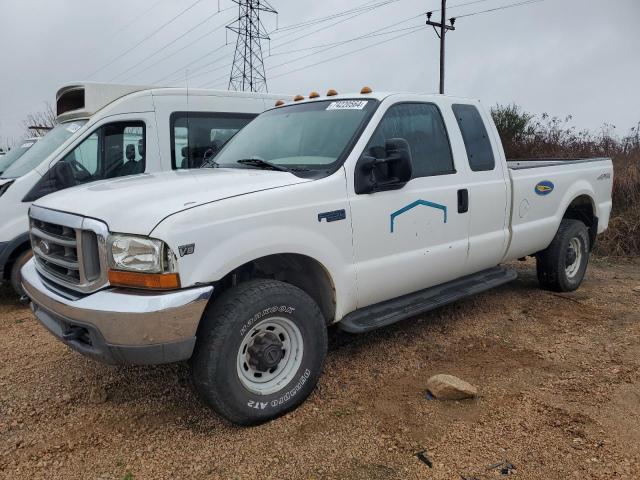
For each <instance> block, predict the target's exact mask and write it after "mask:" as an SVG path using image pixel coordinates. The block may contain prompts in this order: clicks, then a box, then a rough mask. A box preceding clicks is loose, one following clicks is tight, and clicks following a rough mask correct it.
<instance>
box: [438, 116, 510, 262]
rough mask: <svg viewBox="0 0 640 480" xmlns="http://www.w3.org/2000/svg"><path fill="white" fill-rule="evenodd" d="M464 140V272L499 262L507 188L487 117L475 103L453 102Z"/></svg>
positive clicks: (505, 237) (506, 218) (503, 243)
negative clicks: (466, 221) (466, 226)
mask: <svg viewBox="0 0 640 480" xmlns="http://www.w3.org/2000/svg"><path fill="white" fill-rule="evenodd" d="M451 108H452V110H453V113H454V115H455V117H456V121H457V122H458V126H459V128H460V133H461V134H462V140H463V142H464V146H465V150H466V156H467V164H468V169H469V172H468V174H467V178H468V183H467V189H468V192H469V193H468V197H469V202H468V203H469V257H468V260H467V268H466V270H467V273H475V272H478V271H480V270H484V269H486V268H491V267H494V266H496V265H498V264H499V263H500V261H501V260H502V258H503V257H504V254H505V252H506V248H507V241H508V238H509V231H508V228H509V212H508V206H509V202H508V198H507V196H508V193H509V192H508V191H507V178H508V175H509V173H508V172H507V171H506V166H505V162H503V161H501V159H500V158H496V157H497V156H498V152H499V151H500V149H499V147H498V146H497V145H494V144H492V140H495V139H493V138H492V137H491V136H490V135H489V134H488V132H487V128H486V124H485V122H486V121H489V120H488V118H483V116H482V114H481V112H480V110H479V109H478V108H477V107H476V106H475V105H470V104H453V105H452V107H451Z"/></svg>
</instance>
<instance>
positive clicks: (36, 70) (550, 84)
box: [0, 0, 640, 145]
mask: <svg viewBox="0 0 640 480" xmlns="http://www.w3.org/2000/svg"><path fill="white" fill-rule="evenodd" d="M194 1H195V0H109V1H105V0H56V1H51V0H0V145H2V144H4V143H5V141H6V140H7V139H16V140H17V139H18V138H19V137H20V136H21V135H22V133H23V129H22V126H21V120H22V119H23V118H24V117H25V116H26V115H27V114H28V113H30V112H32V111H35V110H38V109H39V108H41V106H42V104H43V102H44V101H50V102H53V101H54V99H55V92H56V90H57V89H58V88H59V87H60V86H62V85H64V84H65V83H69V82H74V81H78V80H94V81H114V82H117V83H135V84H140V83H142V84H173V85H184V84H185V77H186V75H185V66H186V65H187V64H190V63H191V65H190V66H189V67H188V68H189V77H190V80H189V85H190V86H191V87H200V86H207V87H209V86H214V87H217V88H226V85H227V81H228V74H229V70H230V68H229V67H228V66H227V64H228V63H230V62H231V60H232V55H233V46H234V42H235V38H234V37H233V34H230V35H229V37H228V38H229V44H228V45H227V46H225V29H224V28H223V27H222V26H223V25H224V24H226V23H228V22H230V21H231V20H232V19H233V17H234V16H235V15H237V9H236V8H230V7H232V6H234V5H235V4H233V3H232V2H231V0H220V1H219V2H218V0H201V1H200V2H199V3H198V4H196V5H195V6H194V7H193V8H191V9H190V10H188V11H187V12H186V13H184V14H183V15H182V16H180V17H179V18H178V19H177V20H176V21H174V22H172V23H169V24H168V25H167V26H166V27H165V28H162V29H161V30H159V31H158V32H157V33H156V34H154V35H153V36H151V37H150V38H149V40H146V41H144V42H142V43H141V44H140V45H139V46H136V44H138V43H139V42H140V41H141V40H143V39H144V38H145V37H147V36H148V35H150V34H152V33H153V32H154V31H155V30H157V29H158V28H159V27H161V26H162V25H163V24H165V23H166V22H167V21H169V20H170V19H171V18H172V17H174V16H175V15H177V14H178V13H180V12H181V11H182V10H184V9H185V8H187V7H188V6H190V5H191V4H193V3H194ZM381 1H382V0H373V1H371V0H369V1H366V0H358V1H350V2H345V1H339V0H322V1H320V2H317V1H316V2H310V1H302V0H271V3H272V5H273V6H274V7H275V8H276V9H277V10H278V11H279V12H280V13H279V18H278V25H279V27H280V28H284V27H286V26H288V25H292V24H296V23H300V22H303V21H306V20H310V19H315V18H318V17H324V16H327V15H330V14H333V13H338V12H342V11H344V10H347V9H351V8H354V7H358V6H360V5H364V4H369V5H375V4H377V3H380V2H381ZM471 1H473V0H448V5H449V7H454V6H455V5H459V4H462V3H469V2H471ZM521 1H522V0H480V1H477V0H476V3H475V4H473V5H467V6H462V7H458V8H450V10H449V12H448V15H447V17H450V16H460V17H461V18H459V19H458V20H457V22H456V28H457V29H456V31H455V32H452V33H451V34H449V35H447V83H446V86H447V93H449V94H453V95H461V96H469V97H477V98H480V99H482V100H483V101H484V102H485V103H486V104H494V103H496V102H500V103H510V102H516V103H517V104H519V105H522V106H523V107H524V108H525V109H526V110H528V111H530V112H533V113H542V112H548V113H550V114H552V115H560V116H564V115H567V114H571V115H573V124H575V125H576V126H577V127H579V128H590V129H593V130H598V129H599V127H600V126H601V125H602V124H603V123H604V122H607V123H611V124H614V125H616V127H617V131H618V133H626V132H627V131H628V129H629V128H630V127H632V126H634V125H636V124H637V122H639V121H640V91H639V89H640V29H639V28H638V21H639V20H640V0H545V1H540V2H538V3H532V4H528V5H523V6H517V7H513V8H509V9H505V10H501V11H495V12H488V13H484V14H479V15H474V16H469V17H466V18H463V17H462V16H463V15H464V14H467V13H472V12H478V11H481V10H486V9H490V8H495V7H500V6H504V5H509V4H514V3H518V2H521ZM218 3H219V4H220V9H221V10H222V11H221V12H220V13H218V14H216V15H214V16H213V17H211V18H210V19H208V20H207V18H208V17H209V16H210V15H212V14H214V13H215V12H217V11H218ZM439 5H440V1H439V0H396V1H394V2H391V3H389V4H387V5H385V6H381V7H379V8H376V9H373V10H371V11H368V12H365V13H361V14H359V15H357V16H355V17H354V18H351V19H348V20H345V21H342V22H341V23H339V24H336V25H334V26H331V27H330V28H325V29H323V30H321V31H318V32H316V33H313V34H312V35H307V36H305V37H304V38H299V37H300V36H302V35H305V34H309V33H311V32H313V31H315V30H318V29H320V28H323V27H325V26H328V25H331V24H332V23H336V22H337V21H339V20H343V19H344V18H348V17H340V18H336V19H334V20H332V21H327V22H323V23H319V24H317V25H313V26H309V27H306V28H304V29H300V30H295V31H280V32H278V31H276V32H275V33H272V41H271V56H270V57H267V58H266V59H265V64H266V67H267V77H268V78H269V79H270V80H269V90H270V91H272V92H283V93H292V94H295V93H303V94H307V93H308V92H309V91H311V90H318V91H320V92H325V91H326V90H327V89H328V88H335V89H337V90H338V91H340V92H347V91H356V90H359V89H360V87H361V86H362V85H370V86H372V87H373V88H374V89H376V90H402V91H419V92H435V91H437V88H438V83H437V82H438V54H439V50H438V48H439V46H438V39H437V37H436V35H435V33H434V31H433V30H432V29H430V27H429V28H428V27H426V26H424V27H423V28H421V29H417V30H416V31H415V32H413V31H412V30H403V31H397V30H398V29H404V28H407V27H411V26H414V25H415V26H419V25H422V24H423V23H424V17H423V16H420V17H418V18H414V19H413V20H409V21H407V22H404V23H398V22H401V21H402V20H405V19H408V18H410V17H415V16H417V15H419V14H421V13H424V12H426V11H427V10H430V9H434V10H435V9H438V8H439ZM150 7H153V8H152V9H151V8H150ZM434 16H435V17H438V16H439V13H435V14H434ZM263 20H264V24H265V26H266V27H267V29H268V30H274V29H275V27H276V22H275V17H273V18H269V16H268V15H264V16H263ZM394 23H398V25H396V26H394V27H391V28H389V29H387V30H380V29H383V28H384V27H387V26H389V25H392V24H394ZM198 24H201V25H199V26H198ZM194 27H196V28H194ZM217 27H220V28H219V29H217V31H214V30H216V28H217ZM375 30H380V32H379V33H384V32H389V30H396V32H395V33H388V34H384V35H379V36H375V37H369V38H365V39H360V40H357V41H353V42H350V43H347V44H343V45H340V46H337V47H335V48H331V49H328V50H326V51H324V52H319V51H318V50H322V49H317V50H303V51H297V52H292V50H300V49H304V48H308V47H312V46H317V45H326V44H332V43H335V42H339V41H342V40H346V39H350V38H354V37H358V36H362V35H366V34H368V33H370V32H372V31H375ZM186 32H188V33H186ZM209 32H212V33H209ZM410 32H411V33H410ZM185 33H186V35H184V37H182V38H181V39H180V40H178V41H176V42H175V43H173V44H171V45H168V44H169V43H170V42H172V41H173V40H175V39H176V38H178V37H179V36H181V35H183V34H185ZM405 33H410V34H408V35H406V36H403V37H401V38H397V39H395V40H392V41H389V42H387V43H383V44H380V45H378V46H375V47H372V48H368V49H365V50H362V51H360V52H357V53H354V54H351V55H346V56H343V57H342V58H338V59H335V60H331V61H328V62H325V63H321V64H319V65H317V66H312V64H314V63H317V62H322V61H323V60H325V59H330V58H332V57H335V56H338V55H343V54H346V53H348V52H352V51H354V50H357V49H360V48H363V47H366V46H368V45H371V44H374V43H377V42H382V41H384V40H388V39H391V38H392V37H394V36H398V35H402V34H405ZM198 37H202V38H201V39H200V40H198ZM189 44H192V45H190V46H188V47H187V48H184V49H182V48H183V47H185V46H187V45H189ZM134 47H135V48H134ZM264 48H265V55H266V54H268V45H267V44H265V46H264ZM324 48H327V47H324ZM180 49H182V50H181V51H178V50H180ZM214 50H215V51H214ZM174 52H175V53H174ZM302 56H306V58H303V59H299V57H302ZM201 57H203V58H201ZM199 58H201V59H200V60H197V59H199ZM296 59H298V60H296ZM212 62H214V63H212ZM154 64H155V65H154ZM207 64H210V65H208V66H207ZM299 68H302V70H299V71H297V72H293V73H289V72H291V71H293V70H297V69H299ZM174 72H177V73H175V74H174V75H173V76H172V77H169V78H167V79H165V80H163V78H164V77H168V76H169V75H171V74H173V73H174ZM160 80H162V81H160Z"/></svg>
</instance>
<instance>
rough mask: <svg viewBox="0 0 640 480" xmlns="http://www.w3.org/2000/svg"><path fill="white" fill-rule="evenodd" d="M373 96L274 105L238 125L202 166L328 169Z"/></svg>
mask: <svg viewBox="0 0 640 480" xmlns="http://www.w3.org/2000/svg"><path fill="white" fill-rule="evenodd" d="M377 104H378V102H377V101H376V100H373V99H371V100H361V99H357V100H333V101H332V100H327V101H324V100H323V101H317V102H310V103H301V104H298V105H290V106H286V107H280V108H275V109H273V110H269V111H267V112H264V113H263V114H261V115H258V117H256V119H255V120H253V121H252V122H250V123H249V124H248V125H247V126H246V127H244V128H243V129H242V130H240V131H239V132H238V133H237V134H236V135H235V136H234V137H233V138H232V139H231V140H230V141H229V143H227V145H226V146H225V147H224V148H223V149H222V151H221V152H220V153H219V154H218V156H217V157H216V158H215V159H214V160H215V161H214V162H209V164H208V166H214V167H227V168H229V167H231V168H265V169H271V170H287V171H292V172H293V173H296V174H297V173H298V172H300V173H301V175H303V176H305V175H306V174H305V173H304V172H308V174H309V175H310V176H317V175H318V174H321V173H324V174H326V173H328V172H330V171H331V170H333V169H334V168H335V167H336V166H339V164H340V163H341V162H342V161H343V160H344V158H343V157H344V155H346V154H348V152H349V148H350V147H351V146H352V145H353V142H354V141H355V140H356V139H357V136H358V134H359V133H360V130H361V128H363V127H364V125H365V124H366V122H367V120H368V119H369V118H370V117H371V115H372V114H373V112H374V111H375V108H376V106H377Z"/></svg>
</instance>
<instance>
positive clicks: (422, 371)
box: [0, 259, 640, 480]
mask: <svg viewBox="0 0 640 480" xmlns="http://www.w3.org/2000/svg"><path fill="white" fill-rule="evenodd" d="M515 266H516V268H518V270H519V273H520V277H519V279H518V280H516V281H515V282H513V283H511V284H509V285H506V286H504V287H501V288H499V289H496V290H494V291H491V292H488V293H485V294H482V295H480V296H477V297H475V298H472V299H468V300H465V301H461V302H458V303H456V304H455V305H452V306H449V307H445V308H442V309H440V310H438V311H436V312H433V313H431V314H428V315H424V316H421V317H416V318H413V319H410V320H407V321H405V322H403V323H401V324H398V325H395V326H393V327H390V328H386V329H383V330H380V331H377V332H374V333H370V334H366V335H361V336H352V335H348V334H345V333H341V332H338V331H332V332H331V335H330V352H329V355H328V360H327V366H326V370H325V373H324V376H323V377H322V379H321V382H320V385H319V387H318V389H317V390H316V391H315V393H314V394H313V395H312V396H311V397H310V399H309V400H308V401H307V402H306V403H305V404H304V405H302V407H300V408H299V409H298V410H297V411H295V412H293V413H291V414H289V415H287V416H285V417H283V418H281V419H278V420H276V421H274V422H271V423H269V424H267V425H263V426H260V427H257V428H251V429H243V428H237V427H233V426H230V425H228V424H226V423H225V422H223V421H222V420H220V419H219V418H218V417H216V416H215V415H214V414H213V413H212V412H211V411H209V410H208V409H207V408H205V407H204V406H203V405H202V404H201V403H200V402H199V401H198V399H197V398H196V396H195V395H194V394H193V393H192V390H191V388H190V385H189V371H188V366H187V365H186V364H178V365H169V366H159V367H129V368H122V367H109V366H105V365H100V364H98V363H94V362H93V361H91V360H88V359H85V358H83V357H82V356H80V355H79V354H76V353H75V352H72V351H71V350H69V349H68V348H67V347H65V346H64V345H62V344H60V343H58V342H57V341H56V340H54V339H53V337H51V336H50V335H49V334H48V333H47V332H46V331H45V330H44V328H42V327H40V326H39V324H38V323H37V322H36V320H35V319H34V317H33V316H32V314H31V312H30V311H29V310H28V309H27V308H26V307H24V306H21V305H19V304H18V303H17V301H16V300H15V298H13V297H11V296H10V295H9V293H8V291H7V290H6V289H4V290H3V291H2V292H3V293H0V478H7V479H8V478H11V479H15V478H29V479H30V478H43V479H44V478H46V479H54V478H63V479H76V478H91V479H116V480H122V479H127V480H132V479H136V480H137V479H164V478H172V479H173V478H181V479H192V478H194V479H215V478H225V479H226V478H231V479H233V478H252V479H267V478H274V479H276V478H277V479H282V478H291V479H294V478H295V479H297V478H301V479H387V478H389V479H405V478H411V479H413V478H416V479H460V478H467V479H472V478H476V479H478V480H481V479H489V478H501V474H500V472H499V468H497V469H491V470H490V469H488V468H487V467H488V466H490V465H492V464H496V463H499V462H502V461H504V460H508V461H509V462H511V463H512V464H513V465H514V466H515V467H516V470H513V471H512V475H515V476H516V477H520V478H532V479H565V478H579V479H587V478H602V479H605V478H606V479H612V478H629V479H631V478H640V311H639V308H638V307H639V306H640V291H635V290H634V288H635V289H636V290H640V289H639V288H637V287H639V286H640V261H638V260H637V259H636V260H625V261H620V260H618V261H607V260H598V261H594V262H592V264H591V266H590V267H589V271H588V273H587V279H586V281H585V283H584V285H583V286H582V288H581V289H579V290H578V291H577V292H575V293H571V294H553V293H550V292H545V291H541V290H539V289H538V288H537V283H536V280H535V269H534V264H533V262H526V263H517V264H515ZM435 373H450V374H454V375H458V376H460V377H462V378H463V379H465V380H467V381H469V382H471V383H474V384H475V385H477V386H478V387H479V388H480V392H481V397H480V398H479V399H477V400H469V401H460V402H440V401H435V400H432V401H429V400H427V399H425V397H424V392H425V383H426V380H427V378H428V377H429V376H430V375H432V374H435ZM421 450H425V451H426V455H427V457H428V458H429V459H431V460H432V462H433V466H432V467H431V468H430V467H428V466H427V465H426V464H425V463H423V462H421V461H420V460H419V459H418V458H417V457H416V456H415V453H416V452H418V451H421Z"/></svg>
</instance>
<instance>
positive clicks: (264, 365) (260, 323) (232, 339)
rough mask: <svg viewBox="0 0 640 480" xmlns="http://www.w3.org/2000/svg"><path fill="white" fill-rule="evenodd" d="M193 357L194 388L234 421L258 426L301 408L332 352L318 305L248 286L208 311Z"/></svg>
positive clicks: (272, 288)
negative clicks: (326, 358) (327, 355)
mask: <svg viewBox="0 0 640 480" xmlns="http://www.w3.org/2000/svg"><path fill="white" fill-rule="evenodd" d="M197 337H198V340H197V342H196V347H195V351H194V354H193V357H192V358H191V373H192V378H193V382H194V385H195V387H196V390H197V391H198V393H199V394H200V396H201V397H202V398H203V400H204V401H205V403H207V404H208V405H209V406H210V407H211V408H213V410H215V411H216V412H217V413H218V414H220V415H221V416H222V417H224V418H226V419H227V420H229V421H230V422H232V423H236V424H239V425H257V424H260V423H264V422H266V421H269V420H271V419H274V418H276V417H279V416H280V415H283V414H285V413H286V412H288V411H290V410H292V409H294V408H296V407H297V406H298V405H300V404H301V403H302V402H303V401H304V400H305V399H306V398H307V397H308V396H309V394H310V393H311V392H312V391H313V389H314V387H315V386H316V383H317V382H318V379H319V378H320V374H321V373H322V368H323V365H324V359H325V357H326V353H327V327H326V324H325V320H324V317H323V316H322V313H321V312H320V309H319V308H318V305H317V304H316V303H315V302H314V301H313V300H312V299H311V297H309V295H307V294H306V293H305V292H304V291H302V290H300V289H299V288H297V287H294V286H293V285H290V284H287V283H284V282H280V281H276V280H251V281H249V282H246V283H242V284H240V285H238V286H237V287H234V288H232V289H230V290H228V291H226V292H225V293H223V294H222V295H221V296H220V298H219V299H218V300H217V301H215V302H214V303H213V304H212V305H211V306H210V307H209V308H208V309H207V311H206V313H205V315H204V318H203V319H202V322H201V325H200V327H199V329H198V335H197Z"/></svg>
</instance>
